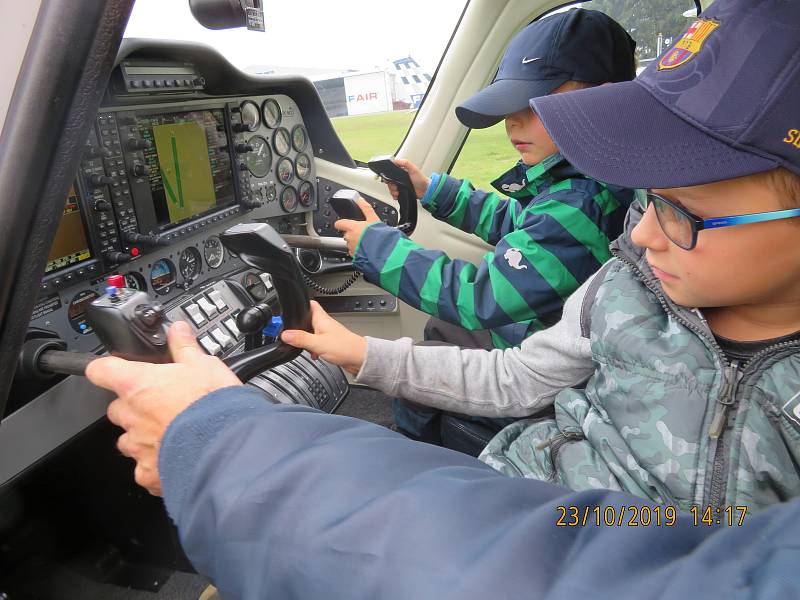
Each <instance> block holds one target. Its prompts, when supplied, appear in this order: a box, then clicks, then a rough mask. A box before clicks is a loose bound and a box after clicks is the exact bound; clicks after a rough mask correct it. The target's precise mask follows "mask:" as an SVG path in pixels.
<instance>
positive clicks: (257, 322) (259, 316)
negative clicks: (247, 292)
mask: <svg viewBox="0 0 800 600" xmlns="http://www.w3.org/2000/svg"><path fill="white" fill-rule="evenodd" d="M271 318H272V310H271V309H270V308H269V306H267V305H266V304H264V303H261V304H256V305H255V306H250V307H248V308H245V309H244V310H243V311H241V312H240V313H239V314H238V315H236V327H237V328H238V329H239V331H241V332H242V333H245V334H253V333H258V332H259V331H261V330H262V329H263V328H264V327H266V326H267V324H268V323H269V321H270V319H271Z"/></svg>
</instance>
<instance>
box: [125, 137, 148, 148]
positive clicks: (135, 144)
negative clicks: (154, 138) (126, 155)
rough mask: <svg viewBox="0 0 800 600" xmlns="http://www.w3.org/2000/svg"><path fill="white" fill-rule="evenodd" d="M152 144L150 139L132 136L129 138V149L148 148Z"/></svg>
mask: <svg viewBox="0 0 800 600" xmlns="http://www.w3.org/2000/svg"><path fill="white" fill-rule="evenodd" d="M150 146H151V144H150V141H149V140H144V139H142V138H131V139H129V140H128V149H129V150H147V149H148V148H149V147H150Z"/></svg>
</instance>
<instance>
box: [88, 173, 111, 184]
mask: <svg viewBox="0 0 800 600" xmlns="http://www.w3.org/2000/svg"><path fill="white" fill-rule="evenodd" d="M89 182H90V183H91V184H92V186H93V187H101V186H104V185H110V184H112V183H114V180H113V179H112V178H111V177H109V176H108V175H100V174H98V173H93V174H91V175H90V176H89Z"/></svg>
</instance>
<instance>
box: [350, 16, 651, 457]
mask: <svg viewBox="0 0 800 600" xmlns="http://www.w3.org/2000/svg"><path fill="white" fill-rule="evenodd" d="M635 47H636V43H635V42H634V41H633V40H632V39H631V37H630V36H629V35H628V34H627V32H625V30H624V29H623V28H622V27H621V26H620V25H619V24H618V23H616V22H615V21H614V20H613V19H611V18H609V17H608V16H606V15H605V14H603V13H601V12H597V11H593V10H583V9H576V10H570V11H567V12H563V13H559V14H556V15H553V16H550V17H547V18H544V19H541V20H538V21H535V22H533V23H532V24H530V25H529V26H528V27H526V28H525V29H524V30H523V31H521V32H520V33H519V34H518V35H517V36H516V37H515V38H514V39H513V40H512V41H511V43H510V44H509V46H508V48H507V50H506V52H505V55H504V57H503V59H502V61H501V63H500V68H499V70H498V73H497V76H496V77H495V79H494V81H493V83H492V84H491V85H489V86H488V87H487V88H485V89H483V90H482V91H481V92H479V93H478V94H476V95H475V96H473V97H472V98H469V99H468V100H467V101H466V102H464V103H463V104H462V105H461V106H459V107H458V108H456V116H457V117H458V119H459V120H460V121H461V122H462V123H464V125H466V126H468V127H471V128H485V127H489V126H491V125H494V124H496V123H498V122H500V121H501V120H505V127H506V133H507V134H508V138H509V140H510V142H511V143H512V144H513V145H514V148H515V149H516V150H517V152H519V154H520V156H521V161H520V162H519V163H517V164H516V165H515V166H514V168H512V169H511V170H510V171H508V172H507V173H505V174H504V175H501V176H500V177H499V178H498V179H497V180H496V181H495V182H494V184H493V185H494V186H495V187H496V188H497V189H498V190H499V191H500V192H501V193H503V194H504V195H506V196H510V197H511V199H504V198H501V197H500V196H498V195H497V194H495V193H487V192H483V191H480V190H475V189H473V187H472V185H471V184H470V183H469V182H468V181H466V180H464V181H462V180H459V179H456V178H454V177H449V176H447V175H440V174H436V173H434V174H433V176H432V178H430V179H429V178H428V177H426V176H425V175H424V174H423V173H422V172H421V171H420V170H419V169H418V168H417V167H416V166H415V165H414V164H413V163H411V162H410V161H405V160H398V161H397V162H398V164H399V165H400V166H401V167H403V168H404V169H406V170H407V171H408V172H409V174H410V176H411V180H412V183H413V184H414V187H415V191H416V195H417V197H419V198H421V199H422V206H423V207H424V208H426V209H427V210H428V211H430V212H431V213H432V214H433V216H434V217H436V218H437V219H441V220H443V221H445V222H447V223H449V224H451V225H453V226H454V227H458V228H459V229H461V230H463V231H466V232H468V233H474V234H475V235H477V236H478V237H480V238H481V239H483V240H484V241H486V242H488V243H489V244H492V245H494V246H495V249H494V251H493V252H490V253H488V254H487V255H486V256H485V257H484V259H483V260H482V261H481V262H480V264H478V265H477V267H476V266H475V265H473V264H472V263H470V262H468V261H464V260H452V259H450V258H449V257H448V256H447V255H445V253H444V252H442V251H439V250H426V249H425V248H423V247H421V246H420V245H419V244H417V243H415V242H413V241H412V240H410V239H408V238H407V237H406V236H405V235H403V234H402V233H401V232H400V231H398V230H397V229H394V228H392V227H388V226H386V225H384V224H382V223H380V221H379V219H378V216H377V215H376V214H375V213H374V211H373V210H372V208H371V207H370V206H369V204H367V203H366V202H363V201H362V203H361V207H362V210H363V211H364V213H365V215H366V216H367V220H366V221H361V222H359V221H350V220H340V221H337V222H336V224H335V226H336V227H337V228H338V229H340V230H342V231H343V232H344V235H345V239H346V240H347V242H348V247H349V249H350V253H351V254H352V255H353V257H354V258H353V264H354V265H355V267H356V268H357V269H359V270H360V271H363V273H364V277H365V279H366V280H367V281H370V282H371V283H375V284H377V285H380V286H381V287H383V288H384V289H385V290H387V291H389V292H391V293H392V294H395V295H397V296H398V297H400V299H402V300H403V301H405V302H407V303H408V304H410V305H411V306H413V307H414V308H418V309H419V310H421V311H423V312H426V313H428V314H430V315H432V316H433V317H434V318H432V319H431V320H430V321H429V322H428V325H427V326H426V328H425V339H426V340H438V341H444V342H448V343H453V344H456V345H458V346H461V347H469V348H485V349H491V348H495V347H496V348H507V347H511V346H517V345H519V344H520V343H521V342H522V340H524V339H525V338H526V337H527V336H529V335H530V334H531V333H533V332H534V331H537V330H540V329H543V328H544V327H547V326H549V325H552V324H553V323H555V322H556V321H557V320H558V318H559V317H560V315H561V310H562V308H563V303H564V300H565V299H566V298H567V297H568V296H569V295H570V294H571V293H572V292H574V291H575V290H576V289H577V288H578V286H579V285H580V284H581V283H583V282H584V281H585V280H586V279H587V278H588V277H589V276H590V275H591V274H592V273H594V272H596V271H597V270H598V269H599V268H600V266H601V265H602V264H603V263H604V262H605V261H606V260H608V258H609V257H610V256H611V255H610V253H609V248H608V247H609V243H610V242H611V240H613V239H614V238H616V237H617V236H618V235H619V234H620V233H621V232H622V227H623V221H624V216H625V213H626V211H627V209H628V206H629V205H630V203H631V200H632V198H633V194H632V192H631V190H627V189H624V188H621V187H617V186H607V185H604V184H602V183H599V182H597V181H595V180H593V179H590V178H588V177H585V176H584V175H582V174H581V173H579V172H578V171H577V170H576V169H575V168H574V167H572V166H571V165H570V164H569V162H567V161H566V160H565V159H564V157H563V156H562V155H561V154H560V153H559V152H558V149H557V148H556V146H555V145H554V144H553V142H552V140H551V139H550V137H549V136H548V134H547V132H546V131H545V129H544V127H543V126H542V124H541V121H540V120H539V118H538V117H537V116H536V115H535V114H534V113H533V111H531V109H530V107H529V106H528V102H529V99H530V98H534V97H538V96H545V95H548V94H557V93H561V92H565V91H569V90H574V89H579V88H585V87H592V86H595V85H600V84H602V83H606V82H612V81H627V80H630V79H632V78H633V76H634V74H635V60H634V49H635ZM390 188H392V186H390ZM396 192H397V190H396V188H395V189H393V193H394V194H396ZM393 411H394V420H395V424H396V426H397V429H398V431H401V432H402V433H404V434H405V435H407V436H409V437H411V438H413V439H416V440H422V441H426V442H429V443H435V444H441V443H444V444H445V445H447V446H448V447H453V448H457V449H459V450H461V451H464V452H468V453H471V454H474V455H477V454H478V453H479V452H480V451H481V450H482V449H483V446H485V444H486V441H488V438H489V437H491V436H492V435H493V434H494V433H496V432H498V431H500V429H502V428H503V427H505V426H506V425H508V424H509V423H510V422H512V420H511V419H497V420H492V419H477V420H479V421H480V422H481V425H482V429H485V431H486V434H485V437H486V439H484V438H483V437H477V438H476V437H475V436H471V435H470V436H461V435H457V436H456V438H455V439H452V436H442V433H441V429H442V427H443V426H442V424H441V421H440V417H441V414H440V411H435V410H432V409H429V408H423V407H420V406H417V405H414V404H413V403H409V402H405V401H403V400H401V399H398V400H396V401H395V402H394V405H393ZM453 418H462V417H461V416H454V417H453ZM468 420H476V419H468ZM447 439H451V442H452V443H450V442H447V441H446V440H447Z"/></svg>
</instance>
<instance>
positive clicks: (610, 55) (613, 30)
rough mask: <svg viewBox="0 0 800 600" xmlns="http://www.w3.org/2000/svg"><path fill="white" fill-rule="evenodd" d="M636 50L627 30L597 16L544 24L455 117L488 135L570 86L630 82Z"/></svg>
mask: <svg viewBox="0 0 800 600" xmlns="http://www.w3.org/2000/svg"><path fill="white" fill-rule="evenodd" d="M635 49H636V42H635V41H633V39H632V38H631V36H630V35H628V33H627V32H626V31H625V30H624V29H623V28H622V26H621V25H620V24H619V23H617V22H616V21H615V20H614V19H612V18H611V17H609V16H608V15H606V14H604V13H602V12H599V11H596V10H585V9H582V8H576V9H572V10H569V11H566V12H562V13H557V14H554V15H551V16H548V17H545V18H543V19H539V20H537V21H534V22H533V23H531V24H530V25H528V26H527V27H526V28H525V29H523V30H522V31H520V32H519V33H518V34H517V35H516V36H515V37H514V39H513V40H511V43H510V44H509V45H508V48H507V49H506V53H505V55H504V56H503V59H502V60H501V61H500V68H499V69H498V71H497V75H496V76H495V78H494V81H492V83H491V84H490V85H489V86H488V87H486V88H484V89H483V90H481V91H480V92H478V93H477V94H475V95H474V96H472V97H471V98H469V99H468V100H466V101H465V102H463V103H462V104H461V105H460V106H458V107H457V108H456V117H458V120H459V121H461V122H462V123H463V124H464V125H466V126H467V127H470V128H472V129H483V128H484V127H490V126H492V125H494V124H495V123H499V122H500V121H502V120H503V118H504V117H505V116H506V115H510V114H512V113H515V112H517V111H519V110H522V109H523V108H527V107H528V102H529V100H530V99H531V98H538V97H540V96H546V95H547V94H549V93H551V92H552V91H553V90H554V89H556V88H557V87H559V86H561V85H563V84H565V83H566V82H567V81H580V82H583V83H595V84H601V83H607V82H611V83H615V82H619V81H630V80H631V79H633V78H634V76H635V75H636V61H635V59H634V50H635Z"/></svg>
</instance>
